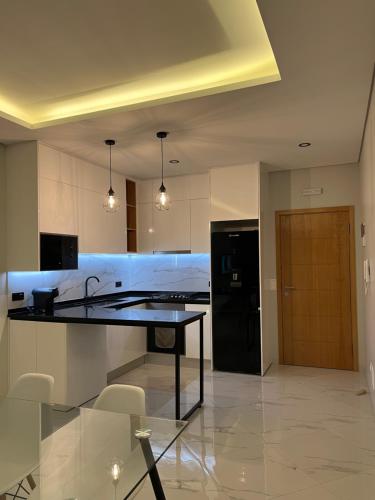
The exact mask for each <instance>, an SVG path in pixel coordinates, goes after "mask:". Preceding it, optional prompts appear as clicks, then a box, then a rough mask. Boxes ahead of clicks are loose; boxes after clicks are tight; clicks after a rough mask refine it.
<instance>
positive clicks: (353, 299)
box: [275, 205, 358, 371]
mask: <svg viewBox="0 0 375 500" xmlns="http://www.w3.org/2000/svg"><path fill="white" fill-rule="evenodd" d="M327 212H346V213H348V214H349V266H350V304H351V330H352V346H353V370H354V371H358V326H357V321H358V319H357V285H356V255H355V226H354V206H352V205H350V206H340V207H318V208H295V209H290V210H277V211H275V229H276V283H277V323H278V338H279V363H280V364H281V365H283V364H285V363H284V331H283V311H282V283H281V276H282V273H281V238H280V237H281V230H280V219H281V216H283V215H291V214H314V213H315V214H317V213H327Z"/></svg>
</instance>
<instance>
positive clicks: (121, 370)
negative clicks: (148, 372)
mask: <svg viewBox="0 0 375 500" xmlns="http://www.w3.org/2000/svg"><path fill="white" fill-rule="evenodd" d="M146 356H147V354H146V355H143V356H140V357H139V358H136V359H133V361H129V363H125V365H122V366H119V367H118V368H115V369H114V370H112V371H110V372H108V373H107V383H109V382H112V380H114V379H116V378H118V377H121V375H125V373H128V372H130V371H132V370H134V369H135V368H138V367H139V366H142V365H144V364H145V362H146V361H145V358H146Z"/></svg>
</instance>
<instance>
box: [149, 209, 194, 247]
mask: <svg viewBox="0 0 375 500" xmlns="http://www.w3.org/2000/svg"><path fill="white" fill-rule="evenodd" d="M153 226H154V227H153V229H154V235H153V236H154V250H155V251H157V252H167V251H173V250H177V251H181V250H190V213H189V200H179V201H177V200H175V201H173V202H172V204H171V207H170V209H169V210H167V211H160V210H158V209H157V208H156V207H153Z"/></svg>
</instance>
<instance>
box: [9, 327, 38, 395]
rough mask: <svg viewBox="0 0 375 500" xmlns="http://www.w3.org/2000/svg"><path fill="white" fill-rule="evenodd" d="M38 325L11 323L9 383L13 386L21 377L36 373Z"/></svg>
mask: <svg viewBox="0 0 375 500" xmlns="http://www.w3.org/2000/svg"><path fill="white" fill-rule="evenodd" d="M36 325H37V324H36V323H35V322H34V321H12V320H10V321H9V353H10V366H9V382H10V385H11V386H12V385H13V384H14V382H15V381H16V380H17V379H18V377H19V376H20V375H23V374H24V373H30V372H36V371H37V366H36V358H37V356H36V351H37V347H36V331H37V328H36Z"/></svg>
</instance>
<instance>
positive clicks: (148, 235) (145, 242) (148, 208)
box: [137, 203, 154, 253]
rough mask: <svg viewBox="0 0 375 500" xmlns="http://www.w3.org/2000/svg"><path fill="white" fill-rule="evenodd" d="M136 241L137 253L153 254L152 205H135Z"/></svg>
mask: <svg viewBox="0 0 375 500" xmlns="http://www.w3.org/2000/svg"><path fill="white" fill-rule="evenodd" d="M137 241H138V252H139V253H152V252H153V250H154V227H153V224H152V203H137Z"/></svg>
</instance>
